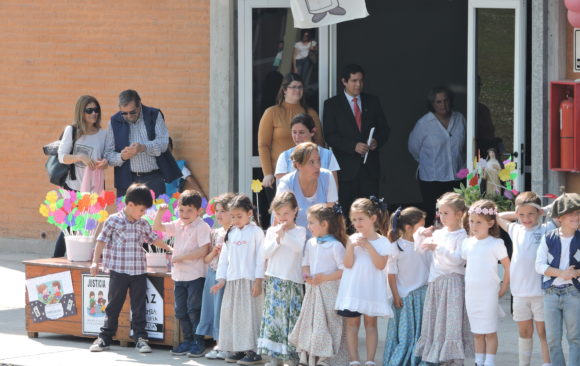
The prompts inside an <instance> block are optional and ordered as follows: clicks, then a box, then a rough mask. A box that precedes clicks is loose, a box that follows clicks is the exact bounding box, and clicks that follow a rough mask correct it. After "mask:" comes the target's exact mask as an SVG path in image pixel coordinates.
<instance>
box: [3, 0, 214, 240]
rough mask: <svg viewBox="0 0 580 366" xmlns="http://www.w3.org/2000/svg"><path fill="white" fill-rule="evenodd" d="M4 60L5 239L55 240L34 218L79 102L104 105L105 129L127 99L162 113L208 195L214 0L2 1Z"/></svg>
mask: <svg viewBox="0 0 580 366" xmlns="http://www.w3.org/2000/svg"><path fill="white" fill-rule="evenodd" d="M0 50H1V55H2V56H1V57H0V125H1V129H0V131H1V135H0V136H1V140H2V143H1V144H0V156H2V160H1V171H0V202H2V204H3V206H4V209H3V210H2V220H0V236H3V237H28V238H39V237H40V236H41V234H42V233H47V234H48V237H49V238H53V237H55V234H56V230H55V229H54V228H53V227H52V226H51V225H49V224H47V223H45V222H44V220H43V218H42V217H41V216H40V214H38V206H39V204H40V202H41V201H42V200H43V199H44V195H45V194H46V192H47V191H48V190H50V189H52V188H54V186H52V185H50V183H49V182H48V179H47V175H46V172H45V170H44V162H45V160H46V158H45V156H44V155H43V154H42V149H41V147H42V145H44V144H46V143H48V142H50V141H52V140H55V139H57V138H58V136H59V135H60V133H61V131H62V130H63V128H64V126H65V125H66V124H69V123H70V122H71V121H72V118H73V111H74V105H75V102H76V100H77V98H78V97H79V96H80V95H83V94H90V95H93V96H95V97H96V98H97V99H98V100H99V102H100V103H101V107H102V109H103V121H104V125H105V126H106V125H108V120H109V117H110V116H111V114H113V113H115V112H116V111H117V96H118V93H119V92H120V91H122V90H124V89H128V88H132V89H135V90H137V91H138V92H139V93H140V95H141V98H142V100H143V103H144V104H146V105H151V106H154V107H157V108H161V109H162V110H163V112H164V114H165V118H166V120H167V125H168V128H169V132H170V135H171V136H172V137H173V139H174V141H175V145H176V148H175V155H176V157H178V158H184V159H186V160H187V162H188V165H189V167H190V168H191V170H192V171H193V172H194V174H195V175H196V176H197V177H198V179H199V180H200V181H201V182H202V185H203V186H204V189H207V186H208V177H209V167H208V162H209V159H208V156H209V155H208V136H209V130H208V127H209V126H208V123H209V121H208V108H209V76H208V72H209V0H164V1H160V0H142V1H139V2H128V1H118V0H100V1H86V0H85V1H81V0H51V1H38V2H37V1H34V2H31V1H29V2H24V1H22V0H3V1H2V2H1V3H0ZM112 183H113V181H112V169H111V168H109V169H108V171H107V187H112V186H113V184H112Z"/></svg>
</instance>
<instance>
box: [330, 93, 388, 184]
mask: <svg viewBox="0 0 580 366" xmlns="http://www.w3.org/2000/svg"><path fill="white" fill-rule="evenodd" d="M360 101H361V105H362V131H359V129H358V127H357V125H356V120H355V118H354V113H353V112H352V108H351V107H350V105H349V102H348V99H347V98H346V96H345V95H344V92H340V93H339V95H336V96H334V97H332V98H329V99H327V100H326V101H325V102H324V115H323V130H324V139H325V140H326V142H327V143H328V145H329V146H330V147H331V148H332V152H333V153H334V156H336V160H337V161H338V164H339V165H340V170H339V171H338V180H339V181H350V180H354V179H355V178H356V176H357V174H358V172H359V170H360V168H361V167H362V166H363V157H361V155H359V154H358V153H357V152H356V151H354V148H355V146H356V144H357V143H359V142H364V143H366V142H367V140H368V138H369V133H370V131H371V128H373V127H374V128H375V132H374V135H373V138H374V139H375V140H377V144H378V147H377V149H375V150H374V151H369V156H368V158H367V162H366V164H365V165H367V167H368V168H369V169H368V170H369V172H370V173H371V175H373V176H374V177H375V178H376V179H378V178H379V177H380V166H379V152H378V150H379V148H380V147H381V146H383V145H384V143H385V142H386V141H387V139H388V138H389V131H390V129H389V125H388V124H387V120H386V118H385V114H384V113H383V109H382V107H381V103H380V102H379V98H377V97H376V96H374V95H371V94H366V93H361V95H360Z"/></svg>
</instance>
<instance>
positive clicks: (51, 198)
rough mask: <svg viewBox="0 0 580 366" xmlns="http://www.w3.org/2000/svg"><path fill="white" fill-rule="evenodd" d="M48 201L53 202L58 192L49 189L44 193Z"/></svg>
mask: <svg viewBox="0 0 580 366" xmlns="http://www.w3.org/2000/svg"><path fill="white" fill-rule="evenodd" d="M45 199H46V200H47V201H48V202H49V203H55V202H56V200H57V199H58V194H57V193H56V191H50V192H48V193H47V194H46V198H45Z"/></svg>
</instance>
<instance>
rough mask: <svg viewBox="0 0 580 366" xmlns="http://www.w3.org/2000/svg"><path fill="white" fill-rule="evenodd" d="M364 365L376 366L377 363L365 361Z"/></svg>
mask: <svg viewBox="0 0 580 366" xmlns="http://www.w3.org/2000/svg"><path fill="white" fill-rule="evenodd" d="M365 366H377V364H376V363H375V361H367V362H365Z"/></svg>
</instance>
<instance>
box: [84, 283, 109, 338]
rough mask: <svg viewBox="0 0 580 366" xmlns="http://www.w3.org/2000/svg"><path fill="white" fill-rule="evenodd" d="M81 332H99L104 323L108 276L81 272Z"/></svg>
mask: <svg viewBox="0 0 580 366" xmlns="http://www.w3.org/2000/svg"><path fill="white" fill-rule="evenodd" d="M82 276H83V293H82V295H83V316H82V318H83V334H99V332H100V331H101V327H102V326H103V324H105V308H106V307H107V299H108V298H109V276H106V275H100V276H91V275H90V274H83V275H82Z"/></svg>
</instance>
